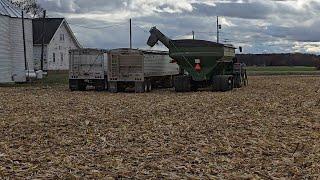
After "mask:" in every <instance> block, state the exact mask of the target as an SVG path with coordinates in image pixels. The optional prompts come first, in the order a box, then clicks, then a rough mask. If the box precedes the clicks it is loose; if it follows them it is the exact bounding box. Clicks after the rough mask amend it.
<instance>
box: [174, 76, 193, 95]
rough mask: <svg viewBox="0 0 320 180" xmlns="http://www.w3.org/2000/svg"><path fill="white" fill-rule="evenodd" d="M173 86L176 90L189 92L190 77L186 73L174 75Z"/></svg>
mask: <svg viewBox="0 0 320 180" xmlns="http://www.w3.org/2000/svg"><path fill="white" fill-rule="evenodd" d="M174 88H175V91H176V92H190V91H191V78H190V77H189V76H186V75H179V76H176V77H174Z"/></svg>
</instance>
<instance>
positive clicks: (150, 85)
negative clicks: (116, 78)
mask: <svg viewBox="0 0 320 180" xmlns="http://www.w3.org/2000/svg"><path fill="white" fill-rule="evenodd" d="M147 85H148V92H151V91H152V83H151V81H150V80H148V81H147Z"/></svg>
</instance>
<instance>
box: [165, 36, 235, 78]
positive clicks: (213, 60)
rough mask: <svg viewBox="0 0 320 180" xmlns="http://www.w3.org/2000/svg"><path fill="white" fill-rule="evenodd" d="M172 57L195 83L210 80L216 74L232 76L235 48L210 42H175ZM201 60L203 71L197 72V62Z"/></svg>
mask: <svg viewBox="0 0 320 180" xmlns="http://www.w3.org/2000/svg"><path fill="white" fill-rule="evenodd" d="M169 50H170V56H171V58H173V59H174V60H176V61H177V63H178V65H179V66H180V67H181V68H183V69H184V70H186V71H187V72H188V73H189V74H190V75H191V76H192V78H193V80H195V81H205V80H210V79H211V77H212V75H214V74H232V71H233V66H232V59H233V58H234V57H235V53H234V52H235V48H234V47H232V46H225V45H223V44H217V43H214V42H210V41H202V40H173V41H171V46H170V47H169ZM196 59H200V63H201V71H199V72H197V71H196V70H195V66H196V63H195V60H196Z"/></svg>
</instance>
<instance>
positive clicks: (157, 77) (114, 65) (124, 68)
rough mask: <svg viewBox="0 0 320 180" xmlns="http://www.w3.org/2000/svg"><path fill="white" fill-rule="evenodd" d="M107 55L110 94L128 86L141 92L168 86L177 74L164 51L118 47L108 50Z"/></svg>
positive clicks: (123, 89) (175, 67) (177, 69)
mask: <svg viewBox="0 0 320 180" xmlns="http://www.w3.org/2000/svg"><path fill="white" fill-rule="evenodd" d="M108 54H109V55H108V56H109V58H108V59H109V61H108V83H109V91H110V92H119V91H125V89H127V88H129V87H132V88H134V90H135V92H137V93H142V92H150V91H151V90H152V88H156V87H172V85H173V77H174V76H176V75H178V74H179V67H178V65H177V64H174V63H172V59H171V58H170V57H169V54H168V52H165V51H147V50H139V49H125V48H122V49H113V50H110V51H109V53H108Z"/></svg>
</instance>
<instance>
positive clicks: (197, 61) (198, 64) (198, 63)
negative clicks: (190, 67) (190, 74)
mask: <svg viewBox="0 0 320 180" xmlns="http://www.w3.org/2000/svg"><path fill="white" fill-rule="evenodd" d="M194 63H195V64H196V66H195V67H194V69H195V70H196V71H197V72H200V71H201V65H200V64H201V60H200V59H195V60H194Z"/></svg>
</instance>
